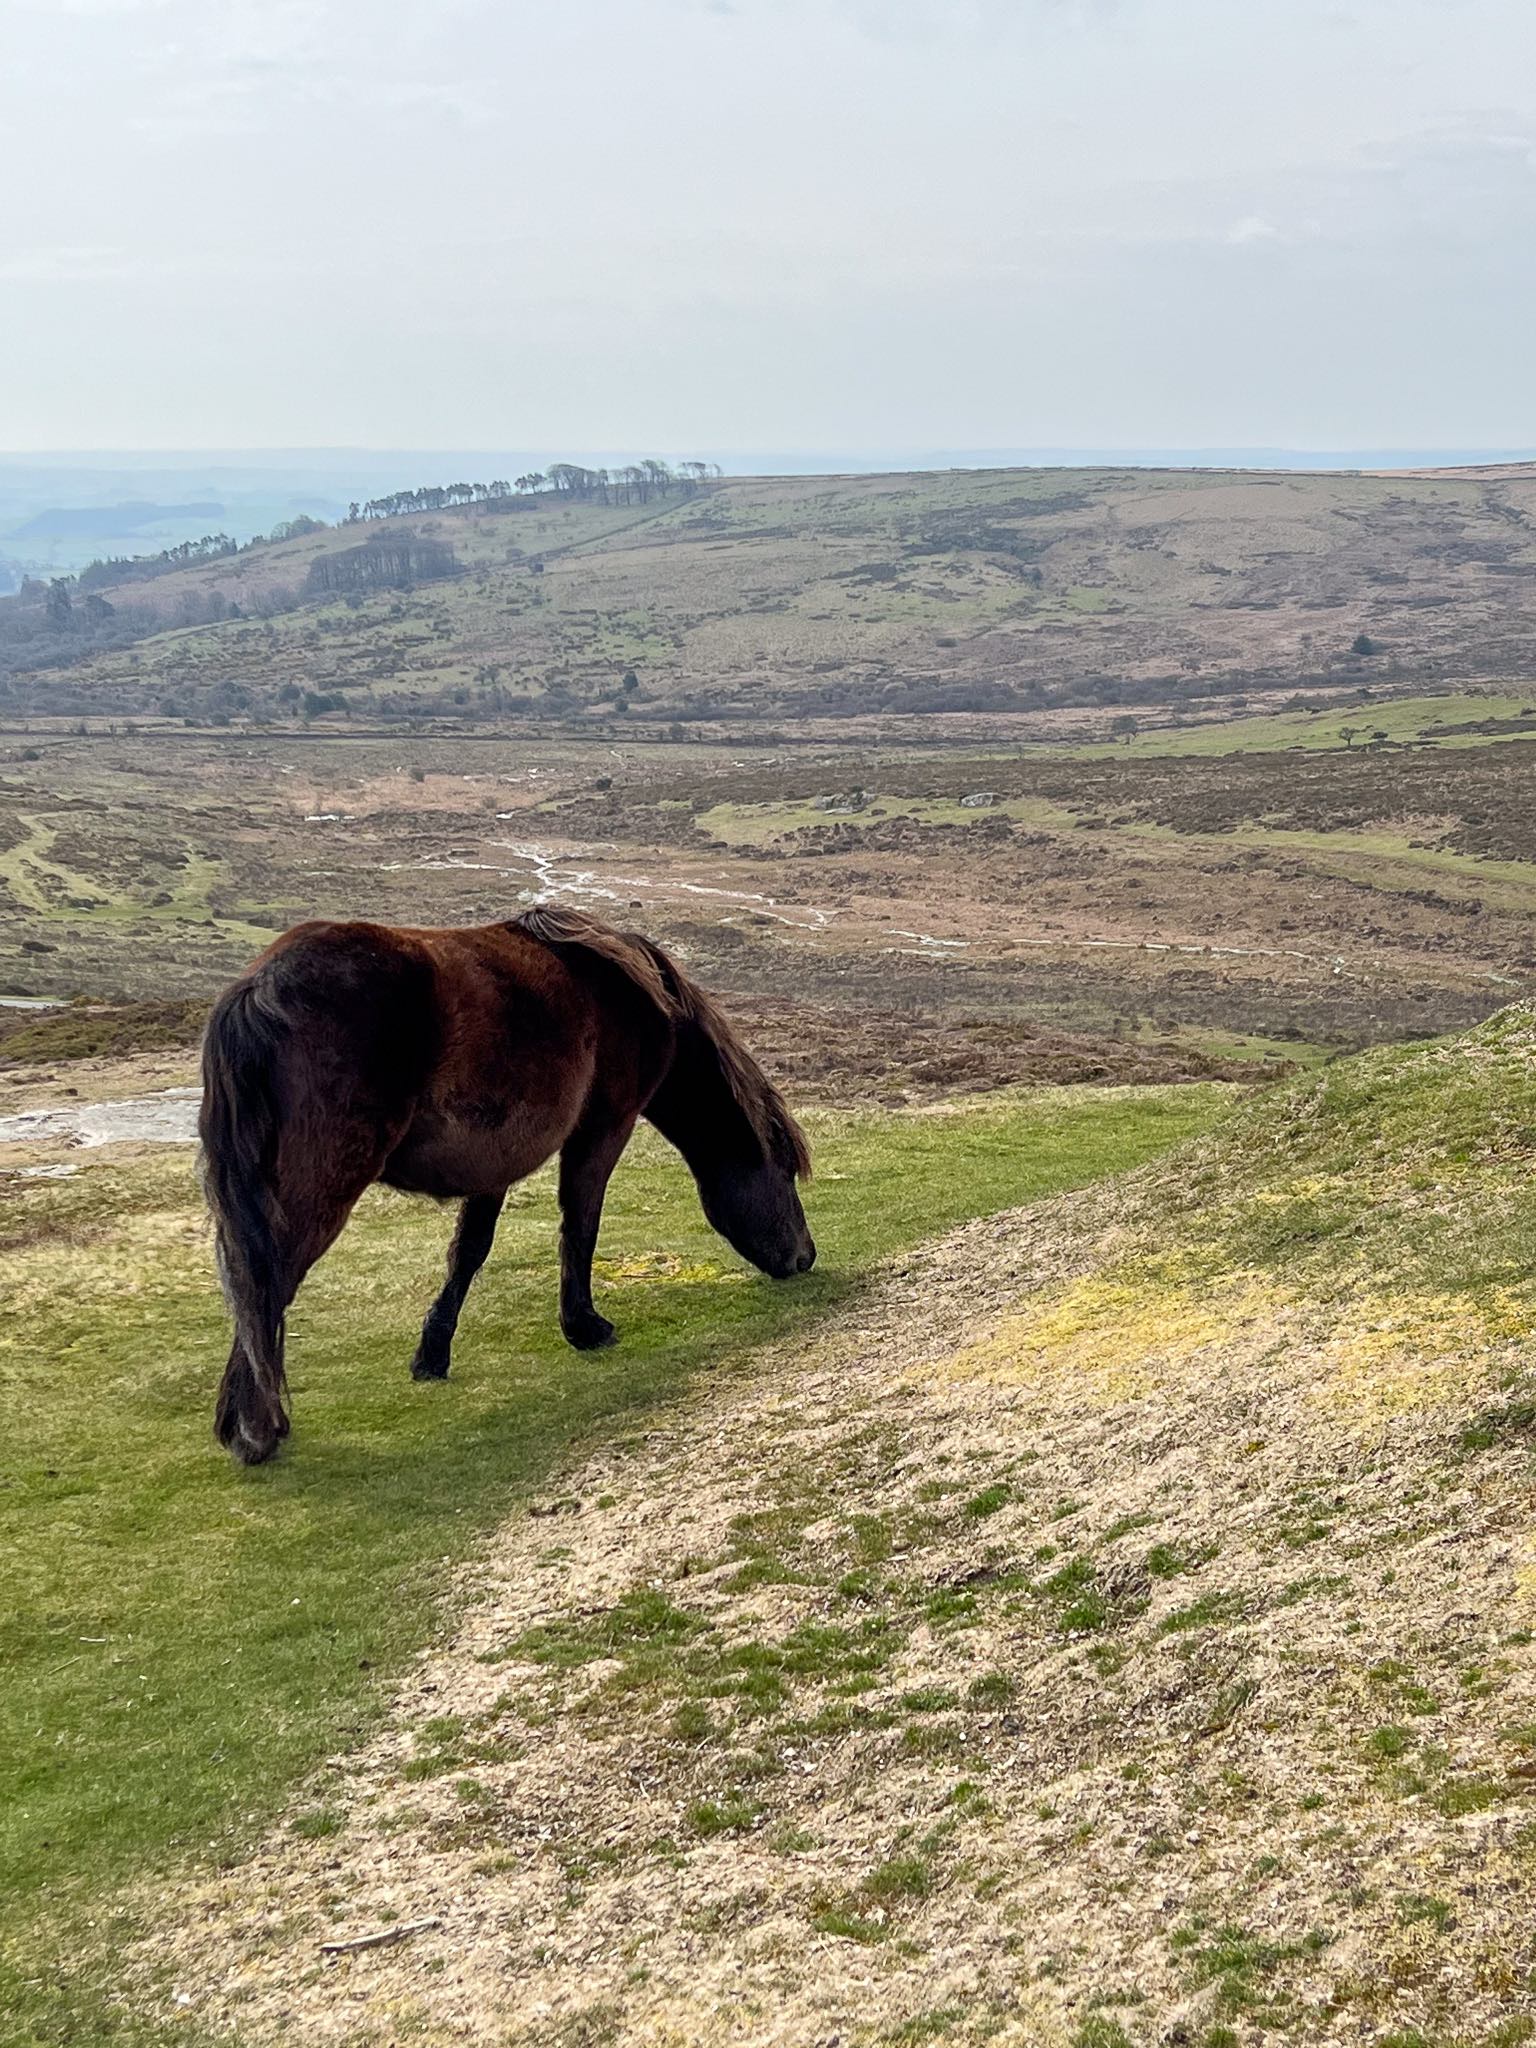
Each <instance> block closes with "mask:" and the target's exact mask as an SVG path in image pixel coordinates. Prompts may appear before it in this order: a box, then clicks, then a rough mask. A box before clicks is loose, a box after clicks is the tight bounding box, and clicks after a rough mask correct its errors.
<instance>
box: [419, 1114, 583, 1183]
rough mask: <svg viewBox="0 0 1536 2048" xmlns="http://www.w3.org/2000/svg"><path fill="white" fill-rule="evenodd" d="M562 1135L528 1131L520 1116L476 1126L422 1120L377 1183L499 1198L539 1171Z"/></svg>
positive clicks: (554, 1151)
mask: <svg viewBox="0 0 1536 2048" xmlns="http://www.w3.org/2000/svg"><path fill="white" fill-rule="evenodd" d="M565 1135H566V1134H565V1133H564V1132H563V1131H561V1130H559V1129H552V1128H549V1127H544V1128H541V1129H530V1128H529V1124H528V1121H527V1119H526V1118H523V1117H517V1118H508V1119H507V1121H506V1122H504V1123H501V1124H496V1125H478V1126H472V1125H466V1124H462V1123H456V1122H447V1121H445V1120H442V1119H439V1118H436V1117H431V1118H420V1119H418V1120H417V1121H416V1122H415V1123H413V1124H412V1125H411V1127H410V1129H409V1130H408V1131H407V1132H406V1134H405V1136H404V1137H403V1138H402V1139H401V1140H400V1143H399V1144H398V1145H397V1146H396V1147H395V1149H394V1151H393V1152H391V1153H390V1155H389V1157H388V1159H387V1160H386V1161H385V1162H384V1170H383V1172H382V1173H381V1174H380V1175H379V1179H380V1180H382V1181H383V1182H384V1183H385V1185H386V1186H388V1187H392V1188H400V1189H402V1190H403V1191H404V1192H405V1193H407V1194H412V1195H433V1196H435V1197H437V1198H438V1199H439V1200H451V1199H453V1198H454V1197H458V1196H464V1195H499V1194H501V1193H503V1192H504V1191H505V1190H506V1189H507V1188H509V1187H511V1185H512V1183H513V1182H514V1181H519V1180H525V1179H526V1178H527V1177H528V1175H529V1174H530V1173H535V1172H537V1170H538V1169H539V1167H541V1166H542V1165H543V1164H544V1162H545V1160H546V1159H549V1158H551V1157H552V1156H553V1155H554V1154H555V1153H556V1152H557V1151H558V1150H559V1149H560V1145H561V1143H562V1141H563V1139H564V1137H565Z"/></svg>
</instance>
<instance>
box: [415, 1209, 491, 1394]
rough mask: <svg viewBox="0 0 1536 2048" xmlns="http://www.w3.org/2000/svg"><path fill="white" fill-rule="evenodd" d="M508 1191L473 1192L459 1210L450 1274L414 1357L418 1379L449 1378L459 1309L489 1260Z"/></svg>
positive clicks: (449, 1248)
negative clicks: (494, 1193)
mask: <svg viewBox="0 0 1536 2048" xmlns="http://www.w3.org/2000/svg"><path fill="white" fill-rule="evenodd" d="M506 1199H507V1198H506V1195H505V1194H504V1193H503V1194H499V1195H471V1196H470V1197H469V1199H468V1200H467V1201H466V1202H465V1204H464V1206H463V1208H462V1209H460V1211H459V1221H458V1227H457V1228H456V1229H455V1231H454V1233H453V1243H452V1244H451V1245H450V1246H449V1247H448V1277H447V1279H446V1280H444V1282H443V1291H442V1293H441V1294H440V1295H439V1296H438V1297H437V1299H436V1301H434V1302H433V1304H432V1306H431V1307H430V1308H429V1309H428V1310H427V1319H426V1321H425V1322H424V1323H423V1324H422V1326H421V1342H420V1343H419V1344H418V1345H417V1346H416V1356H415V1357H414V1358H413V1359H412V1360H411V1378H412V1379H414V1380H445V1379H447V1377H448V1366H449V1363H450V1361H451V1358H452V1353H453V1333H454V1331H455V1330H457V1328H458V1327H459V1310H460V1309H461V1308H463V1306H464V1297H465V1295H466V1294H468V1292H469V1290H470V1286H471V1283H472V1282H473V1280H474V1277H475V1275H476V1274H477V1273H478V1272H479V1270H480V1268H481V1267H482V1266H483V1265H484V1264H485V1261H486V1258H487V1257H488V1255H489V1253H490V1249H491V1245H492V1242H493V1240H494V1239H495V1236H496V1224H497V1221H498V1219H499V1218H500V1215H501V1205H502V1203H503V1202H504V1201H505V1200H506Z"/></svg>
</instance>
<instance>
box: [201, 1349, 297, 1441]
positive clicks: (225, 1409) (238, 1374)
mask: <svg viewBox="0 0 1536 2048" xmlns="http://www.w3.org/2000/svg"><path fill="white" fill-rule="evenodd" d="M274 1350H275V1353H276V1355H277V1357H278V1358H279V1359H281V1357H282V1327H281V1325H279V1327H278V1330H277V1333H276V1338H275V1341H274ZM213 1433H214V1435H215V1436H216V1437H217V1438H218V1440H219V1442H220V1443H221V1444H222V1445H223V1446H224V1448H225V1450H227V1451H233V1453H234V1454H235V1456H236V1457H237V1458H238V1459H239V1460H240V1462H241V1464H243V1465H259V1464H261V1463H262V1461H263V1460H264V1459H266V1458H270V1457H271V1455H272V1453H273V1452H274V1451H275V1450H276V1449H277V1447H278V1445H279V1444H280V1443H281V1442H282V1440H283V1438H284V1437H285V1436H286V1435H287V1434H288V1411H287V1409H286V1408H285V1407H284V1406H283V1400H282V1396H281V1394H277V1395H273V1394H272V1393H271V1392H270V1391H269V1389H268V1388H267V1387H266V1385H265V1384H264V1383H263V1381H262V1379H261V1377H260V1375H259V1374H258V1373H257V1371H256V1369H255V1367H254V1366H253V1365H252V1364H251V1361H250V1358H249V1357H248V1356H247V1354H246V1349H245V1346H244V1345H243V1344H242V1343H241V1341H240V1339H239V1338H238V1337H237V1338H236V1339H235V1341H234V1345H233V1347H232V1349H231V1350H230V1354H229V1362H228V1364H227V1365H226V1366H225V1368H224V1377H223V1379H222V1380H220V1382H219V1394H218V1401H217V1404H216V1406H215V1408H214V1416H213Z"/></svg>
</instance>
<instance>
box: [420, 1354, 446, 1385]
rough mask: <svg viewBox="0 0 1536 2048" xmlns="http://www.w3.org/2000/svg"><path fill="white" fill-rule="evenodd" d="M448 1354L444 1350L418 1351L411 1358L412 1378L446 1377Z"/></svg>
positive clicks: (443, 1378)
mask: <svg viewBox="0 0 1536 2048" xmlns="http://www.w3.org/2000/svg"><path fill="white" fill-rule="evenodd" d="M448 1366H449V1356H448V1353H447V1352H446V1351H418V1352H417V1353H416V1356H415V1357H414V1358H413V1359H412V1360H411V1378H412V1379H413V1380H445V1379H447V1377H448Z"/></svg>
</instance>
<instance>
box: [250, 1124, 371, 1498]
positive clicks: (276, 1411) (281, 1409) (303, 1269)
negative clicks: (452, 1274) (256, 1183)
mask: <svg viewBox="0 0 1536 2048" xmlns="http://www.w3.org/2000/svg"><path fill="white" fill-rule="evenodd" d="M373 1177H374V1176H373V1172H372V1171H371V1170H369V1169H367V1168H365V1167H364V1165H363V1164H362V1163H361V1162H360V1161H354V1162H353V1164H352V1167H351V1170H350V1171H349V1170H347V1169H346V1168H345V1167H340V1166H333V1167H332V1170H331V1171H330V1172H329V1173H328V1174H327V1175H326V1176H325V1177H324V1178H323V1179H319V1180H316V1181H311V1182H309V1183H308V1184H303V1183H301V1184H300V1185H298V1186H297V1187H294V1186H293V1176H292V1175H285V1174H280V1175H279V1179H278V1206H277V1211H276V1213H277V1215H278V1216H279V1217H280V1218H281V1222H280V1225H279V1227H278V1229H277V1231H276V1233H275V1243H274V1247H273V1249H274V1252H275V1255H276V1259H275V1264H276V1270H275V1273H274V1275H273V1285H272V1288H271V1291H270V1293H269V1294H268V1296H267V1300H266V1303H265V1321H264V1323H263V1326H262V1328H261V1330H260V1331H259V1332H257V1333H254V1334H255V1335H256V1336H257V1337H258V1338H259V1339H260V1340H261V1341H262V1342H263V1343H264V1346H265V1348H266V1350H267V1354H268V1356H270V1357H273V1358H275V1359H276V1361H277V1366H278V1376H277V1378H276V1380H275V1382H274V1381H273V1380H272V1379H271V1378H269V1377H264V1376H263V1375H262V1374H260V1373H258V1372H257V1371H256V1370H255V1369H254V1367H253V1365H252V1363H251V1360H250V1357H249V1355H248V1353H247V1351H246V1347H245V1344H244V1342H243V1340H242V1338H241V1337H239V1336H237V1337H236V1339H235V1344H234V1348H233V1350H232V1351H231V1352H230V1354H229V1362H228V1364H227V1365H226V1366H225V1368H224V1377H223V1380H222V1381H221V1383H220V1386H219V1394H218V1403H217V1406H216V1408H215V1412H214V1434H215V1435H216V1436H217V1438H218V1440H219V1442H220V1443H221V1444H223V1445H224V1446H225V1447H226V1449H228V1450H230V1451H232V1452H233V1453H234V1455H235V1457H237V1458H238V1459H239V1460H240V1462H241V1464H243V1465H260V1464H263V1463H264V1462H265V1461H266V1460H267V1459H268V1458H270V1457H271V1456H272V1454H273V1452H274V1451H275V1450H276V1449H277V1447H278V1445H279V1444H280V1443H281V1442H282V1440H283V1438H284V1437H285V1436H287V1434H288V1428H289V1424H288V1414H287V1409H286V1407H285V1405H284V1401H283V1390H284V1380H283V1377H282V1367H283V1347H284V1327H283V1325H284V1317H285V1316H286V1314H287V1310H288V1306H289V1304H290V1302H291V1301H292V1300H293V1297H294V1296H295V1295H296V1294H297V1293H298V1291H299V1288H300V1286H301V1284H302V1282H303V1280H304V1276H305V1274H306V1273H308V1271H309V1269H310V1267H311V1266H313V1265H314V1264H315V1262H316V1261H317V1260H318V1259H319V1258H320V1257H321V1256H322V1255H323V1254H324V1253H325V1252H326V1251H328V1250H329V1249H330V1247H331V1246H332V1245H333V1244H334V1243H335V1241H336V1239H337V1238H338V1237H339V1236H340V1235H341V1230H342V1226H343V1225H344V1224H345V1222H346V1220H347V1218H348V1217H349V1216H350V1215H351V1213H352V1209H353V1206H354V1204H355V1203H356V1201H357V1198H358V1196H359V1195H360V1194H361V1193H362V1192H363V1189H364V1188H366V1187H367V1186H368V1183H369V1182H370V1181H371V1180H372V1179H373Z"/></svg>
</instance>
